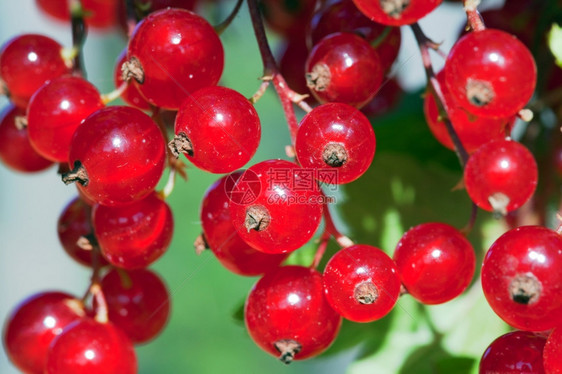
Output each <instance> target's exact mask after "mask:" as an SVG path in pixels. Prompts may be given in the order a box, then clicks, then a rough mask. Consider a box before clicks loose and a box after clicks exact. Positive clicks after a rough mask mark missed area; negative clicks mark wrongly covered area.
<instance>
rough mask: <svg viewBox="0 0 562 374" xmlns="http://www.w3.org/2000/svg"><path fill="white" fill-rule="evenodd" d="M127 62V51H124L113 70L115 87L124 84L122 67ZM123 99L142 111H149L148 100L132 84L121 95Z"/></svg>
mask: <svg viewBox="0 0 562 374" xmlns="http://www.w3.org/2000/svg"><path fill="white" fill-rule="evenodd" d="M125 61H127V50H126V49H124V50H123V51H122V52H121V54H120V55H119V57H117V63H116V64H115V68H114V70H113V82H114V83H115V87H116V88H117V87H119V86H121V84H123V73H122V71H121V66H122V65H123V63H124V62H125ZM121 99H123V101H124V102H126V103H127V104H129V105H131V106H134V107H136V108H139V109H141V110H149V109H150V104H149V103H148V101H146V99H145V98H144V97H143V96H142V95H141V93H140V92H139V89H138V87H137V86H136V85H134V84H133V83H132V82H131V83H130V84H128V85H127V88H126V89H125V91H123V93H122V94H121Z"/></svg>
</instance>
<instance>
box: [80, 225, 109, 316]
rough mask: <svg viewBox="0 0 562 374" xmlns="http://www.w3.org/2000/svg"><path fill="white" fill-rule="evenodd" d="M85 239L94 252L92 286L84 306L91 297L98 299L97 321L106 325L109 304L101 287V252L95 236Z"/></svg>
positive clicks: (85, 297)
mask: <svg viewBox="0 0 562 374" xmlns="http://www.w3.org/2000/svg"><path fill="white" fill-rule="evenodd" d="M84 239H86V240H87V241H88V244H89V245H90V246H91V248H92V249H91V250H92V277H91V281H90V286H89V287H88V289H87V290H86V293H85V294H84V296H83V297H82V299H81V302H82V304H85V303H86V299H87V298H88V296H89V295H92V296H93V297H94V298H95V299H96V316H95V319H96V321H98V322H100V323H106V322H107V321H108V317H107V303H106V301H105V297H104V295H103V292H102V289H101V286H100V271H101V261H100V260H101V251H100V247H99V245H98V243H97V240H96V237H95V235H94V234H93V233H92V234H89V235H87V236H86V237H85V238H84Z"/></svg>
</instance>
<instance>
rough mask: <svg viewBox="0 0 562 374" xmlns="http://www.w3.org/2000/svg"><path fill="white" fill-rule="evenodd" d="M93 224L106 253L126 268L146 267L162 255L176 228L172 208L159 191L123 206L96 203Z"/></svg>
mask: <svg viewBox="0 0 562 374" xmlns="http://www.w3.org/2000/svg"><path fill="white" fill-rule="evenodd" d="M92 223H93V225H94V231H95V233H96V238H97V239H98V243H99V246H100V249H101V252H102V254H103V256H104V257H105V258H106V259H107V261H109V262H110V263H111V264H112V265H114V266H118V267H121V268H125V269H138V268H143V267H146V266H148V265H150V264H151V263H153V262H154V261H156V260H157V259H158V258H160V256H162V255H163V254H164V252H166V250H167V249H168V246H169V245H170V242H171V241H172V235H173V231H174V218H173V216H172V211H171V210H170V207H169V206H168V204H166V202H165V201H164V200H162V199H161V198H160V197H159V196H158V195H157V194H156V193H152V194H150V195H148V196H147V197H145V198H144V199H141V200H137V201H135V202H133V203H131V204H127V205H123V206H103V205H96V206H94V209H93V211H92Z"/></svg>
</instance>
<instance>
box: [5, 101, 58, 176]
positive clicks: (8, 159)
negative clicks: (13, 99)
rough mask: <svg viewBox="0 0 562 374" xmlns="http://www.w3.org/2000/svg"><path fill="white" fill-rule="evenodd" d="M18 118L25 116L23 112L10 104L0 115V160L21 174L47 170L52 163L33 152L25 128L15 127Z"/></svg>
mask: <svg viewBox="0 0 562 374" xmlns="http://www.w3.org/2000/svg"><path fill="white" fill-rule="evenodd" d="M18 116H25V111H23V110H21V109H19V108H17V107H16V106H14V105H11V104H10V105H8V106H7V107H5V108H4V109H3V110H2V112H1V113H0V160H1V161H2V163H3V164H4V165H6V166H8V167H9V168H11V169H13V170H16V171H19V172H22V173H31V172H36V171H41V170H45V169H47V168H48V167H49V166H51V165H52V164H53V163H52V162H51V161H49V160H47V159H45V158H44V157H42V156H40V155H39V154H38V153H37V152H35V149H33V147H32V146H31V143H30V142H29V135H28V132H27V128H23V129H18V128H17V127H16V117H18Z"/></svg>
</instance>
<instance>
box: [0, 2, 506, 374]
mask: <svg viewBox="0 0 562 374" xmlns="http://www.w3.org/2000/svg"><path fill="white" fill-rule="evenodd" d="M52 1H57V0H52ZM501 3H502V1H501V0H500V1H485V2H484V7H483V8H482V9H485V8H486V7H497V6H500V5H501ZM233 6H234V3H233V2H232V1H223V2H220V3H213V4H211V5H209V6H207V7H206V8H205V9H203V10H202V11H201V14H203V15H204V16H205V17H207V18H208V19H209V20H210V22H211V23H212V24H217V23H218V22H219V21H220V20H222V19H223V18H224V17H225V16H226V15H227V14H228V13H229V12H230V10H231V8H232V7H233ZM465 22H466V16H465V14H464V12H463V11H462V8H461V6H460V4H459V3H458V2H454V3H444V4H442V5H441V6H440V7H439V8H438V9H437V10H436V11H435V12H434V13H432V14H430V15H429V16H428V17H426V18H424V19H423V20H422V21H421V22H420V24H421V26H422V28H423V30H424V31H425V32H426V34H427V35H428V36H429V37H431V38H432V39H433V40H435V41H437V42H443V44H442V49H443V50H444V51H448V50H449V49H450V47H451V45H452V44H453V42H454V41H455V40H456V38H457V35H458V33H459V31H460V30H461V29H462V27H463V25H464V23H465ZM21 33H41V34H45V35H48V36H50V37H51V38H54V39H55V40H57V41H58V42H59V43H61V44H63V45H65V46H70V45H71V35H70V28H69V26H68V25H65V24H64V23H59V22H57V21H54V20H53V19H51V18H48V17H47V16H45V15H43V14H41V13H40V12H39V11H38V9H37V7H36V5H35V2H34V1H33V0H20V1H1V2H0V43H4V42H5V41H7V40H8V39H10V38H12V37H13V36H15V35H18V34H21ZM402 36H403V39H402V40H403V41H402V47H401V50H400V54H399V59H398V61H397V63H396V64H395V67H394V69H393V73H392V74H393V75H395V76H396V77H397V79H398V81H399V82H400V84H401V86H402V88H403V89H404V90H405V91H406V94H404V95H403V96H402V99H401V100H400V102H399V103H398V106H397V108H396V109H395V110H394V111H393V112H392V113H390V114H388V115H385V116H383V117H380V118H377V119H374V120H373V125H374V128H375V133H376V134H377V154H376V155H375V161H374V162H373V165H372V167H371V169H370V170H369V171H368V172H367V174H365V175H364V176H363V177H362V178H361V179H360V180H358V181H357V182H354V183H352V184H350V185H346V186H344V187H341V188H340V189H339V191H338V194H337V199H338V201H337V204H336V207H335V209H333V211H334V212H336V220H337V222H338V224H339V225H340V226H341V230H342V231H343V232H344V233H345V234H347V235H348V236H350V237H351V238H352V239H354V240H356V241H357V242H360V243H366V244H371V245H375V246H378V247H380V248H382V249H383V250H385V251H386V252H387V253H389V254H392V252H393V250H394V247H395V245H396V243H397V242H398V239H399V238H400V236H401V235H402V234H403V232H404V231H406V230H407V229H408V228H409V227H411V226H413V225H416V224H419V223H422V222H427V221H442V222H447V223H449V224H452V225H455V226H457V227H462V226H463V225H464V224H465V223H466V221H467V220H468V217H469V214H470V203H469V201H468V199H467V198H466V194H464V192H462V191H460V192H459V191H454V192H452V191H451V189H452V188H453V187H454V186H455V185H456V184H457V182H458V181H459V180H460V178H461V170H460V167H459V165H458V161H457V159H456V156H455V154H454V153H453V152H450V151H448V150H446V149H445V148H443V147H442V146H441V145H440V144H439V143H437V142H436V141H435V140H434V139H433V138H432V136H431V134H430V133H429V130H428V129H427V126H426V125H425V120H424V117H423V113H422V98H421V94H422V89H423V87H424V85H425V76H424V72H423V67H422V63H421V59H420V57H419V51H418V47H417V45H416V44H415V41H414V39H413V35H412V33H411V31H410V30H409V29H408V28H403V29H402ZM221 40H222V41H223V43H224V47H225V55H226V63H225V71H224V74H223V79H222V81H221V84H222V85H225V86H228V87H231V88H233V89H236V90H238V91H239V92H241V93H242V94H243V95H245V96H246V97H249V96H251V95H252V94H253V93H254V92H255V91H256V90H257V88H258V86H259V81H258V78H259V77H260V76H261V74H262V67H261V60H260V58H259V52H258V49H257V46H256V43H255V40H254V36H253V31H252V29H251V24H250V22H249V17H248V15H247V9H246V6H245V5H244V6H243V8H242V10H241V11H240V13H239V15H238V16H237V17H236V19H235V20H234V22H233V23H232V25H231V26H230V27H229V28H228V29H227V30H226V32H224V33H223V35H222V36H221ZM271 41H272V44H273V46H274V48H277V49H279V47H280V46H279V39H278V38H277V37H276V36H275V35H271ZM125 45H126V39H125V37H124V36H123V35H122V34H121V33H120V32H119V31H118V30H117V29H115V30H109V31H104V32H100V31H97V30H90V32H89V34H88V37H87V41H86V44H85V50H84V60H85V62H86V71H87V73H88V79H89V80H90V81H91V82H92V83H93V84H95V85H96V87H97V88H98V89H99V90H100V92H102V93H104V92H109V91H111V90H112V89H113V80H112V71H113V67H114V63H115V59H116V58H117V56H118V54H119V53H120V52H121V50H122V49H123V48H124V47H125ZM433 58H434V59H433V60H434V62H435V66H436V70H438V69H439V68H440V67H441V66H442V65H443V62H444V61H443V59H442V58H440V57H439V56H437V55H434V56H433ZM0 103H1V104H2V106H3V105H5V104H6V100H5V99H4V98H0ZM256 109H257V110H258V112H259V115H260V118H261V122H262V142H261V145H260V148H259V150H258V152H257V154H256V155H255V157H254V160H253V162H258V161H261V160H264V159H269V158H277V157H279V158H285V157H286V156H285V153H284V146H285V145H287V144H289V142H290V140H289V134H288V131H287V127H286V124H285V120H284V117H283V113H282V111H281V108H280V105H279V102H278V100H277V97H276V96H275V94H274V93H273V91H272V89H270V90H268V92H267V94H266V95H265V96H264V97H263V98H262V99H261V100H260V101H259V102H258V103H257V104H256ZM302 114H303V113H299V115H301V116H302ZM188 175H189V180H188V182H184V181H183V180H181V179H180V180H178V182H177V184H176V188H175V190H174V192H173V193H172V195H171V197H170V198H169V199H168V202H169V204H170V206H171V208H172V210H173V212H174V217H175V235H174V239H173V242H172V245H171V247H170V249H169V251H168V253H167V254H166V255H165V256H163V258H162V259H160V260H159V261H158V262H157V263H156V264H154V266H152V269H154V270H156V271H157V272H158V273H159V274H160V275H161V276H162V277H163V278H164V279H165V281H166V283H167V285H168V287H169V290H170V292H171V295H172V306H173V311H172V316H171V319H170V321H169V324H168V326H167V328H166V329H165V330H164V332H163V333H162V335H160V336H159V337H158V338H156V339H155V340H154V341H152V342H150V343H148V344H146V345H143V346H140V347H138V349H137V354H138V359H139V372H140V373H219V372H225V371H227V370H228V371H229V372H233V373H344V372H347V373H354V374H359V373H379V374H393V373H471V372H475V368H476V365H477V361H478V359H479V357H480V356H481V354H482V353H483V351H484V349H485V348H486V346H487V345H488V344H489V343H490V342H491V341H492V340H493V339H495V338H496V337H497V336H499V335H500V334H501V333H502V332H504V331H507V328H506V326H505V325H504V324H503V323H502V322H501V321H500V320H499V318H498V317H496V316H495V315H494V314H493V313H492V311H491V310H490V308H489V307H488V306H487V304H486V302H485V300H484V297H483V295H482V292H481V289H480V287H479V285H478V283H475V285H474V286H473V287H471V288H470V289H469V290H468V291H467V293H465V294H464V295H463V296H461V297H460V298H459V299H457V300H455V301H453V302H451V303H448V304H446V305H441V306H432V307H422V306H420V305H418V304H417V303H416V302H414V301H413V300H412V299H411V298H410V297H409V296H405V297H403V298H401V299H400V300H399V303H398V305H397V306H396V307H395V310H394V311H393V312H392V313H391V314H390V315H389V316H387V317H385V318H384V319H383V320H381V321H377V322H374V323H370V324H365V325H361V324H353V323H344V326H343V329H342V331H341V333H340V336H339V337H338V339H337V340H336V342H335V344H334V345H333V347H332V348H331V349H330V350H329V351H328V352H327V353H326V354H324V355H323V356H321V357H319V358H316V359H312V360H308V361H304V362H294V363H293V364H291V365H290V366H288V367H286V366H284V365H283V364H281V363H280V362H278V361H277V360H276V359H275V358H273V357H271V356H269V355H267V354H266V353H264V352H262V351H261V350H260V349H259V348H257V346H256V345H255V344H254V343H253V342H252V341H251V339H250V338H249V336H248V334H247V333H246V331H245V328H244V326H243V322H242V320H241V319H240V310H241V306H242V305H243V302H244V299H245V296H246V295H247V293H248V291H249V290H250V288H251V286H252V284H253V283H254V282H255V281H256V278H244V277H240V276H237V275H234V274H231V273H229V272H228V271H226V270H225V269H223V268H222V267H221V266H220V265H219V263H218V262H217V261H216V259H215V258H214V257H213V255H212V253H210V251H207V252H205V253H203V254H202V255H200V256H197V255H196V254H195V253H194V250H193V246H192V243H193V241H194V239H195V238H196V237H197V235H199V233H200V230H201V227H200V222H199V204H200V202H201V198H202V196H203V194H204V192H205V190H206V188H207V187H208V186H210V184H211V183H212V182H214V181H215V180H216V179H218V177H219V176H217V175H211V174H208V173H204V172H202V171H199V170H197V169H196V168H194V167H189V168H188ZM75 196H76V190H75V187H73V186H65V185H64V184H63V183H62V182H61V181H60V177H59V176H58V175H57V173H56V168H54V167H53V168H51V169H48V170H47V171H45V172H42V173H39V174H34V175H22V174H18V173H16V172H13V171H11V170H8V169H7V168H6V167H4V166H3V165H0V320H1V321H4V320H5V319H6V318H7V315H8V314H9V312H10V311H11V310H12V309H13V308H14V307H15V306H16V305H17V304H18V303H19V302H21V301H22V300H24V299H25V298H26V297H28V296H30V295H32V294H34V293H36V292H39V291H44V290H61V291H65V292H69V293H72V294H75V295H77V296H81V295H82V294H83V293H84V291H85V289H86V288H87V286H88V284H89V277H90V273H89V271H88V269H86V268H85V267H82V266H80V265H78V264H77V263H75V262H74V261H73V260H71V259H70V258H69V257H68V256H67V255H66V253H65V252H64V251H63V250H62V248H61V246H60V244H59V241H58V238H57V233H56V222H57V219H58V217H59V214H60V212H61V211H62V209H63V207H64V206H65V205H66V204H67V203H68V202H69V201H70V200H71V199H72V198H73V197H75ZM503 230H505V227H504V226H502V224H501V223H500V222H498V221H495V220H492V219H491V216H490V215H488V214H485V213H481V214H480V217H479V220H478V225H477V226H476V228H475V230H474V231H473V232H472V234H471V236H470V240H471V242H472V243H473V245H474V246H475V250H476V251H477V253H478V256H477V257H478V259H479V261H480V260H481V258H482V254H483V252H484V250H485V249H486V248H487V246H488V245H489V244H490V243H491V242H492V241H493V240H494V239H495V238H496V237H497V236H499V234H501V233H502V232H503ZM313 249H314V245H313V244H311V245H309V246H307V247H306V248H303V250H299V251H297V253H296V254H295V255H294V256H293V257H292V258H291V261H292V262H294V263H307V262H306V261H309V259H310V257H311V255H312V254H313ZM330 249H331V250H332V251H333V250H334V248H332V247H331V248H330ZM0 373H2V374H12V373H17V370H16V369H14V367H13V366H12V365H11V364H10V363H9V362H8V360H7V357H6V355H5V352H4V350H0Z"/></svg>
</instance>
